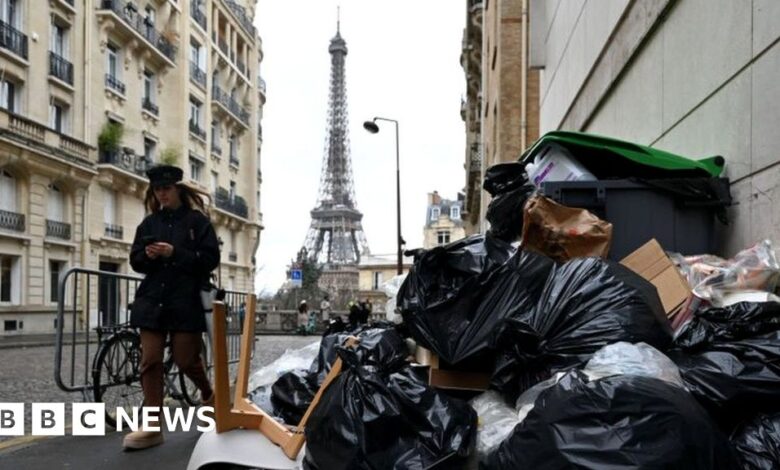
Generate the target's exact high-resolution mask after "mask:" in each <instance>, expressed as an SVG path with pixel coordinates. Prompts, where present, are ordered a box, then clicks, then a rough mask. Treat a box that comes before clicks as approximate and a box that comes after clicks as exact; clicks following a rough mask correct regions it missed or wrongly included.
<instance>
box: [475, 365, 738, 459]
mask: <svg viewBox="0 0 780 470" xmlns="http://www.w3.org/2000/svg"><path fill="white" fill-rule="evenodd" d="M481 468H482V469H483V470H499V469H532V468H533V469H537V468H538V469H545V470H558V469H561V470H563V469H571V468H577V469H593V470H602V469H665V470H669V469H680V470H696V469H701V470H713V469H724V470H725V469H729V470H731V469H734V470H737V469H739V465H738V463H737V460H736V456H735V455H734V452H733V451H732V449H731V446H730V445H729V442H728V440H727V439H726V437H725V435H723V434H721V432H720V431H719V430H718V429H717V427H716V426H715V424H714V423H713V422H712V421H711V419H710V417H709V416H708V415H707V413H706V412H705V411H704V409H702V408H701V406H699V405H698V403H696V400H694V399H693V397H691V396H690V394H689V393H687V392H686V391H685V390H683V389H682V388H680V387H678V386H675V385H672V384H669V383H667V382H665V381H663V380H659V379H654V378H649V377H641V376H633V375H618V376H612V377H607V378H603V379H600V380H595V381H588V379H587V377H586V376H585V375H584V374H582V373H581V372H580V371H571V372H569V373H567V374H566V375H564V376H563V378H561V380H560V381H559V382H558V383H557V384H556V385H553V386H552V387H550V388H548V389H546V390H544V391H542V392H541V394H540V395H539V397H538V398H537V399H536V402H535V404H534V408H533V409H531V411H530V412H529V413H528V415H527V416H526V417H525V419H524V420H523V421H522V422H520V424H518V425H517V426H515V429H514V430H513V431H512V434H510V436H509V437H508V438H507V439H506V440H505V441H504V442H502V443H501V445H500V446H499V447H498V448H497V449H496V450H495V451H494V452H493V453H491V454H490V455H488V457H487V459H486V461H485V462H483V463H482V466H481Z"/></svg>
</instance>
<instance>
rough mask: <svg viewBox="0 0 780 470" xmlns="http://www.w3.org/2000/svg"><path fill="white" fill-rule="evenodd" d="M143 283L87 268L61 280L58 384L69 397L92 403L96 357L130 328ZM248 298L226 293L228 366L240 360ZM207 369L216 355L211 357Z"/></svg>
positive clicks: (128, 276) (56, 364)
mask: <svg viewBox="0 0 780 470" xmlns="http://www.w3.org/2000/svg"><path fill="white" fill-rule="evenodd" d="M142 279H143V277H141V276H137V275H132V274H122V273H116V272H109V271H98V270H94V269H86V268H79V267H75V268H71V269H69V270H68V271H66V272H65V273H64V274H63V275H61V276H60V279H59V286H58V290H59V300H58V302H57V318H56V320H55V322H56V323H55V327H56V343H55V353H54V355H55V357H54V380H55V382H56V384H57V386H58V387H59V388H60V389H61V390H63V391H66V392H80V393H82V394H83V395H84V397H85V399H87V400H88V401H91V396H92V391H93V387H94V384H93V377H92V367H93V361H94V356H95V354H97V352H98V350H99V349H100V346H101V345H102V344H103V342H105V341H106V340H108V339H109V337H111V335H112V334H113V333H114V332H116V331H118V330H120V329H123V328H129V326H128V323H129V321H130V310H131V308H132V303H133V300H134V299H135V292H136V290H137V289H138V286H139V285H140V283H141V280H142ZM248 295H251V294H248V293H246V292H237V291H228V292H227V293H226V297H225V304H226V305H227V306H228V312H227V322H228V328H227V330H226V331H227V335H228V338H227V344H228V361H229V362H230V363H236V362H238V359H239V352H240V346H241V344H240V342H241V324H242V323H241V321H240V318H241V317H242V312H245V311H246V300H247V296H248ZM207 357H208V358H209V359H208V360H209V364H208V366H209V367H210V366H211V360H212V359H211V358H212V355H211V354H208V355H207Z"/></svg>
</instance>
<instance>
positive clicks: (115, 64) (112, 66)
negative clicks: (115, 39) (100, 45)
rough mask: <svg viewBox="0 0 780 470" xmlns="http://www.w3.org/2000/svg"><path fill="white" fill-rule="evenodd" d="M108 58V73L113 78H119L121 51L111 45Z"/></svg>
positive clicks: (107, 54)
mask: <svg viewBox="0 0 780 470" xmlns="http://www.w3.org/2000/svg"><path fill="white" fill-rule="evenodd" d="M106 57H107V60H108V63H107V64H106V73H107V74H109V75H110V76H111V77H112V78H119V49H117V47H116V46H114V45H113V44H109V45H108V47H107V52H106Z"/></svg>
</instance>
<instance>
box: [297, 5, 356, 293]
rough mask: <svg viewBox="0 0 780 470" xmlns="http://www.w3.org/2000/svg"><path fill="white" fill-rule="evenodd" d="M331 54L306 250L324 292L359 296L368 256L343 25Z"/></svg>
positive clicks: (335, 39) (333, 41)
mask: <svg viewBox="0 0 780 470" xmlns="http://www.w3.org/2000/svg"><path fill="white" fill-rule="evenodd" d="M328 52H329V53H330V64H331V68H330V93H329V98H328V121H327V136H326V138H325V152H324V156H323V159H322V174H321V177H320V190H319V195H318V197H317V204H316V207H315V208H314V209H313V210H312V211H311V225H310V226H309V231H308V233H307V235H306V241H305V242H304V246H303V247H304V248H305V249H306V252H307V255H308V257H309V259H311V260H313V261H315V262H317V263H318V264H320V265H321V266H322V269H323V273H322V276H321V277H320V286H321V287H322V288H324V289H327V290H329V291H331V290H334V291H335V290H338V291H343V290H344V289H347V290H357V264H358V263H359V262H360V257H361V256H362V255H364V254H368V252H369V251H368V243H367V241H366V236H365V233H364V232H363V227H362V225H361V220H362V219H363V214H361V213H360V211H358V210H357V204H356V202H355V188H354V183H353V180H352V160H351V158H350V149H349V147H350V145H349V130H348V125H349V119H348V115H347V88H346V79H345V73H344V62H345V59H346V56H347V43H346V41H344V39H343V38H342V37H341V27H340V21H339V20H337V23H336V36H334V37H333V39H331V40H330V47H328Z"/></svg>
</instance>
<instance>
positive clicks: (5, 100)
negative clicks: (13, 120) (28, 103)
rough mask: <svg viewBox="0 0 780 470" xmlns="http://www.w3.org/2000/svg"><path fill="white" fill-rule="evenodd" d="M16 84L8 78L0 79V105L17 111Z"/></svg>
mask: <svg viewBox="0 0 780 470" xmlns="http://www.w3.org/2000/svg"><path fill="white" fill-rule="evenodd" d="M18 99H19V97H18V95H17V89H16V84H15V83H14V82H10V81H8V80H0V107H2V108H5V109H7V110H8V111H11V112H12V113H15V112H17V110H18V109H19V103H18Z"/></svg>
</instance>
